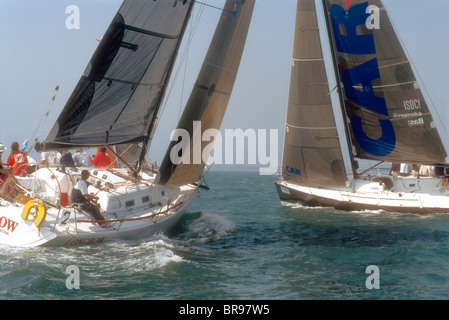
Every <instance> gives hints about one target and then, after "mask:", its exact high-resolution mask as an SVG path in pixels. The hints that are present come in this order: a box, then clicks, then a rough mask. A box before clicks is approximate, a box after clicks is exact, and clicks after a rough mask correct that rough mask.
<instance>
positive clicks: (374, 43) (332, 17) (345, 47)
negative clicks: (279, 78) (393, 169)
mask: <svg viewBox="0 0 449 320" xmlns="http://www.w3.org/2000/svg"><path fill="white" fill-rule="evenodd" d="M323 3H324V7H325V8H326V9H325V10H326V18H327V19H328V21H327V22H328V23H329V25H330V26H331V27H330V29H331V31H332V34H333V35H332V37H331V38H333V41H332V44H331V46H332V48H333V51H334V54H335V56H336V60H337V65H338V75H337V77H338V78H339V80H340V81H341V83H342V86H343V92H342V94H343V95H344V108H345V110H346V114H347V117H348V119H349V123H350V128H351V139H352V143H353V146H354V148H355V151H356V156H357V157H359V158H363V159H377V160H382V161H390V162H394V163H401V162H402V163H421V164H438V163H444V162H449V160H448V158H447V153H446V151H445V149H444V146H443V144H442V142H441V139H440V136H439V134H438V131H437V129H436V124H435V122H434V119H433V117H432V114H431V112H430V110H429V107H428V105H427V103H426V101H425V99H424V96H423V94H422V92H421V89H420V87H419V84H418V82H417V81H416V78H415V75H414V73H413V71H412V68H411V65H410V61H409V60H408V58H407V56H406V54H405V53H404V50H403V48H402V46H401V44H400V41H399V39H398V37H397V35H396V33H395V30H394V28H393V26H392V24H391V21H390V19H389V17H388V15H387V12H386V10H385V8H384V6H383V5H382V2H381V1H380V0H369V1H367V0H351V1H348V0H323Z"/></svg>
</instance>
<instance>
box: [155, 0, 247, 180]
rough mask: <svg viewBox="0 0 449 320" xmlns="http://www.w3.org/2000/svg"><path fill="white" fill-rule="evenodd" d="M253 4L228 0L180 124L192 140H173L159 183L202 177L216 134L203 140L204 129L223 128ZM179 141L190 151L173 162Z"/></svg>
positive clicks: (160, 172)
mask: <svg viewBox="0 0 449 320" xmlns="http://www.w3.org/2000/svg"><path fill="white" fill-rule="evenodd" d="M254 4H255V0H227V1H226V3H225V5H224V7H223V12H222V14H221V17H220V20H219V22H218V25H217V28H216V30H215V34H214V36H213V39H212V42H211V44H210V47H209V50H208V52H207V55H206V57H205V60H204V63H203V66H202V68H201V71H200V73H199V75H198V79H197V81H196V83H195V86H194V88H193V90H192V93H191V95H190V98H189V100H188V101H187V105H186V107H185V109H184V112H183V114H182V116H181V118H180V120H179V123H178V126H177V128H178V129H183V130H185V131H186V132H187V133H188V136H189V138H188V139H189V141H188V142H187V143H185V144H184V143H183V142H182V141H179V142H177V141H172V142H171V143H170V145H169V147H168V150H167V153H166V155H165V157H164V159H163V161H162V164H161V166H160V169H159V176H158V179H159V181H158V183H159V184H166V185H173V186H180V185H184V184H188V183H195V182H197V181H198V179H199V178H200V176H201V174H202V172H203V169H204V167H205V162H206V161H207V157H203V153H204V154H207V155H208V154H209V153H208V151H210V149H211V144H212V143H213V139H215V136H214V135H210V136H208V140H209V141H202V140H203V139H202V138H203V133H204V132H205V131H206V130H208V129H215V130H218V129H219V128H220V125H221V122H222V120H223V117H224V114H225V111H226V107H227V104H228V101H229V98H230V95H231V91H232V88H233V86H234V82H235V78H236V76H237V71H238V68H239V64H240V60H241V57H242V53H243V49H244V46H245V42H246V36H247V33H248V29H249V24H250V20H251V16H252V12H253V8H254ZM212 131H213V130H212ZM209 132H211V131H209ZM195 139H196V141H194V140H195ZM211 141H212V142H211ZM184 142H185V141H184ZM178 143H183V145H184V146H185V148H184V150H187V149H188V150H189V151H190V152H185V153H184V154H178V155H177V156H179V157H180V158H182V160H181V161H180V163H173V162H172V159H171V153H172V152H173V150H176V145H177V144H178ZM205 148H206V151H204V150H205ZM179 151H180V152H182V150H179ZM203 151H204V152H203Z"/></svg>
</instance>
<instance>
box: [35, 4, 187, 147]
mask: <svg viewBox="0 0 449 320" xmlns="http://www.w3.org/2000/svg"><path fill="white" fill-rule="evenodd" d="M192 6H193V1H191V0H183V1H180V0H179V1H178V0H158V1H148V0H125V1H124V2H123V4H122V6H121V7H120V9H119V11H118V13H117V14H116V16H115V18H114V19H113V21H112V23H111V25H110V26H109V28H108V30H107V31H106V33H105V35H104V36H103V38H102V40H101V42H100V44H99V46H98V48H97V50H96V51H95V53H94V55H93V57H92V59H91V60H90V62H89V64H88V66H87V68H86V70H85V71H84V73H83V75H82V77H81V79H80V80H79V82H78V84H77V86H76V88H75V90H74V91H73V93H72V95H71V97H70V98H69V100H68V102H67V104H66V105H65V107H64V109H63V110H62V112H61V114H60V116H59V118H58V120H57V121H56V123H55V125H54V126H53V128H52V130H51V131H50V134H49V135H48V137H47V139H46V141H45V142H44V143H41V144H40V145H38V146H37V149H38V151H40V150H49V149H57V148H77V147H93V146H101V145H119V144H130V143H139V142H143V143H144V145H145V147H144V148H143V151H142V152H144V153H146V151H147V148H148V143H147V142H148V140H149V139H150V137H151V136H152V134H151V130H152V127H153V123H154V121H155V118H156V116H157V112H158V109H159V106H160V104H161V101H162V97H163V94H164V91H165V88H166V85H167V82H168V79H169V76H170V73H171V70H172V68H173V65H174V60H175V57H176V53H177V50H178V48H179V43H180V41H181V38H182V35H183V33H184V30H185V27H186V25H187V21H188V18H189V16H190V12H191V9H192ZM39 149H40V150H39Z"/></svg>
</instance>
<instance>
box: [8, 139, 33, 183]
mask: <svg viewBox="0 0 449 320" xmlns="http://www.w3.org/2000/svg"><path fill="white" fill-rule="evenodd" d="M27 164H28V159H27V156H26V153H25V152H21V151H20V146H19V143H18V142H13V143H12V144H11V154H10V155H9V157H8V160H6V165H7V166H8V167H9V168H11V170H13V171H14V173H15V175H16V176H19V175H20V174H21V173H22V172H23V171H24V172H25V174H26V173H28V168H27Z"/></svg>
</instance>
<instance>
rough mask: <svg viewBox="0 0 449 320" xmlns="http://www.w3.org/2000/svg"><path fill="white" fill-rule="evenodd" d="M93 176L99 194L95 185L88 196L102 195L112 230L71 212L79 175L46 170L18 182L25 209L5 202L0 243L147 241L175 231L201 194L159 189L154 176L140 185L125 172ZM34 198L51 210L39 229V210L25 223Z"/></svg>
mask: <svg viewBox="0 0 449 320" xmlns="http://www.w3.org/2000/svg"><path fill="white" fill-rule="evenodd" d="M90 171H91V177H90V178H89V179H90V181H91V182H93V183H98V181H100V182H99V185H97V187H99V188H100V189H99V188H96V187H94V186H92V185H91V186H89V192H92V193H95V194H97V195H98V197H99V201H98V203H99V204H100V205H101V208H102V210H103V211H104V213H103V215H104V217H105V221H107V225H103V226H100V224H99V222H98V221H94V220H93V219H92V218H91V217H90V215H88V214H87V213H85V212H83V211H81V210H80V209H79V208H78V207H77V206H72V204H71V199H70V197H68V199H67V195H70V192H71V189H72V188H73V185H74V184H75V182H76V181H75V180H76V179H77V178H78V176H79V172H68V174H64V173H61V172H58V171H56V170H53V169H52V170H50V169H47V168H44V169H40V170H38V171H37V172H36V173H35V174H33V175H32V176H30V177H25V178H20V177H17V180H18V182H19V184H20V185H21V186H23V187H24V189H22V191H23V194H24V195H23V194H22V203H20V202H16V201H6V200H3V199H0V243H1V244H7V245H10V246H20V247H34V246H73V245H88V244H97V243H102V242H104V241H107V240H110V239H140V238H146V237H149V236H151V235H154V234H157V233H162V232H165V231H168V230H170V229H171V228H173V227H174V226H175V225H176V224H177V223H178V222H179V220H180V219H181V218H182V213H183V212H184V209H185V208H186V206H187V205H188V203H189V202H190V200H191V199H192V197H193V195H194V194H195V192H196V189H197V187H196V186H194V185H186V186H182V187H166V186H160V185H156V184H154V183H153V182H154V175H152V174H145V176H144V177H143V178H142V180H141V181H135V180H133V179H132V178H130V177H126V172H125V171H120V169H119V170H117V171H114V172H112V171H107V170H98V169H96V170H94V169H90ZM100 185H101V186H100ZM105 187H107V188H105ZM20 197H21V194H19V195H18V196H16V198H15V199H16V200H17V201H19V200H20V199H19V198H20ZM23 198H25V200H23ZM30 198H33V199H39V200H40V201H41V202H42V203H43V204H44V205H45V207H46V217H45V219H44V221H43V223H42V224H41V225H40V226H39V227H37V226H36V225H35V223H34V222H35V220H37V219H35V218H34V217H33V216H32V214H33V213H34V211H35V210H34V209H31V213H30V215H29V217H28V218H27V219H24V218H22V212H23V210H24V203H26V202H28V201H29V200H30ZM62 199H65V200H62ZM64 201H65V202H68V203H67V204H66V203H64ZM61 203H63V204H65V205H60V204H61ZM101 222H103V221H100V223H101Z"/></svg>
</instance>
